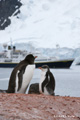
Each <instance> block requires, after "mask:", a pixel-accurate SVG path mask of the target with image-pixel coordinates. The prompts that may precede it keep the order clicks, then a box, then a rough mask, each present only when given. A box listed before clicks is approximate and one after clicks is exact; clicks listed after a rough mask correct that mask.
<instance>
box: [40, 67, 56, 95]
mask: <svg viewBox="0 0 80 120" xmlns="http://www.w3.org/2000/svg"><path fill="white" fill-rule="evenodd" d="M39 69H41V71H42V72H41V78H40V83H39V91H40V93H42V94H46V95H55V94H54V90H55V78H54V76H53V74H52V73H51V72H50V69H49V67H48V66H47V65H43V66H42V67H39Z"/></svg>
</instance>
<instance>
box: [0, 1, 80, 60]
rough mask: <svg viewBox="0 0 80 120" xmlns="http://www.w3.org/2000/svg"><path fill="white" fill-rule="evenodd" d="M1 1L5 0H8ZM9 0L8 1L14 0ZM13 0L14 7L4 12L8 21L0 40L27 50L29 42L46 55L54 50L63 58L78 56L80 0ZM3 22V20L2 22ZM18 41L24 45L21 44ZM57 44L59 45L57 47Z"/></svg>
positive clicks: (52, 53)
mask: <svg viewBox="0 0 80 120" xmlns="http://www.w3.org/2000/svg"><path fill="white" fill-rule="evenodd" d="M1 1H4V3H5V2H6V1H7V0H0V2H1ZM9 1H10V3H11V1H13V0H8V2H9ZM14 2H16V4H14V3H12V4H14V6H15V7H13V8H15V9H14V11H13V12H12V14H9V15H8V16H7V19H9V20H10V23H11V24H10V25H9V26H7V27H5V29H4V30H1V31H0V43H1V44H2V43H4V42H6V43H10V41H11V40H12V42H13V44H15V43H16V45H18V44H19V45H18V47H20V45H21V48H25V49H28V50H29V49H30V46H32V47H33V49H38V50H40V51H41V52H43V54H46V55H49V56H52V55H53V56H55V55H56V54H58V56H59V57H62V58H68V57H70V58H73V57H78V56H80V49H79V48H78V47H80V0H14ZM17 2H18V4H17ZM6 5H7V4H5V6H6ZM18 5H19V6H18ZM11 8H12V7H11ZM6 9H7V7H6ZM1 10H2V9H1ZM10 10H11V9H10ZM16 13H17V14H16ZM6 14H7V12H6ZM2 18H3V17H2ZM0 21H1V20H0ZM4 23H5V21H4V22H3V24H2V25H4ZM21 43H23V44H24V45H26V46H25V47H22V44H21ZM25 43H26V44H25ZM57 44H59V46H60V48H57V49H56V45H57ZM73 48H74V49H73Z"/></svg>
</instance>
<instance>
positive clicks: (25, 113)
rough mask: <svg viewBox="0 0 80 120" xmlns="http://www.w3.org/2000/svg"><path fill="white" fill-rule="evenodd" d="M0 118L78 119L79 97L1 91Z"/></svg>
mask: <svg viewBox="0 0 80 120" xmlns="http://www.w3.org/2000/svg"><path fill="white" fill-rule="evenodd" d="M0 120H80V98H78V97H60V96H46V95H41V94H40V95H36V94H7V93H1V94H0Z"/></svg>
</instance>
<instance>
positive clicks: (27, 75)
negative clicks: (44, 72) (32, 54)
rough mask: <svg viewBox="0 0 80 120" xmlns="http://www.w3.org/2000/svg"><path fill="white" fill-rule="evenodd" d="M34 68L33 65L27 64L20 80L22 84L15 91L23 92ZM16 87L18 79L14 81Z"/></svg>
mask: <svg viewBox="0 0 80 120" xmlns="http://www.w3.org/2000/svg"><path fill="white" fill-rule="evenodd" d="M34 69H35V65H28V66H27V67H26V69H25V72H24V74H23V80H22V85H21V88H20V90H19V91H17V93H25V92H26V89H27V87H28V85H29V83H30V81H31V79H32V77H33V73H34ZM16 85H17V86H16V88H18V80H17V83H16Z"/></svg>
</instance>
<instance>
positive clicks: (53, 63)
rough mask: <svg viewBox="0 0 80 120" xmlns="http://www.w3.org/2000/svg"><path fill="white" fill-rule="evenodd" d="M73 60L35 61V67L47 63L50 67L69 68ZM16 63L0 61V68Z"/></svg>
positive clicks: (10, 66) (9, 66)
mask: <svg viewBox="0 0 80 120" xmlns="http://www.w3.org/2000/svg"><path fill="white" fill-rule="evenodd" d="M72 62H73V60H61V61H46V62H35V64H36V68H38V67H41V66H42V65H48V66H49V67H50V68H70V66H71V64H72ZM17 64H18V63H12V62H4V63H0V67H1V68H14V67H15V66H16V65H17Z"/></svg>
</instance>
